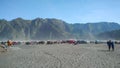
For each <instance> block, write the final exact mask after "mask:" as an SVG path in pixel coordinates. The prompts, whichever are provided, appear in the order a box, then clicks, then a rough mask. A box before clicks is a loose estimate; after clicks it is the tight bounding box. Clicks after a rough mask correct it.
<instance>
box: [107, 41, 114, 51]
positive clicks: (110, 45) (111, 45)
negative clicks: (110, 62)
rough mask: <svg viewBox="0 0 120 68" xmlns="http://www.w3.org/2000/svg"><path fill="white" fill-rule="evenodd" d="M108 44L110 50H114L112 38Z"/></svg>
mask: <svg viewBox="0 0 120 68" xmlns="http://www.w3.org/2000/svg"><path fill="white" fill-rule="evenodd" d="M107 45H108V50H109V51H110V49H111V48H112V50H113V51H114V43H113V41H111V40H109V41H107Z"/></svg>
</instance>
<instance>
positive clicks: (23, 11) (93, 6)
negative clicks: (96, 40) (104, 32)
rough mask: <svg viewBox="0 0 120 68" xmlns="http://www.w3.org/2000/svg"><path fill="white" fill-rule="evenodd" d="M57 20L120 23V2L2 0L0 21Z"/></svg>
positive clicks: (119, 0)
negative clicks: (19, 18) (18, 18)
mask: <svg viewBox="0 0 120 68" xmlns="http://www.w3.org/2000/svg"><path fill="white" fill-rule="evenodd" d="M17 17H21V18H23V19H30V20H32V19H35V18H37V17H39V18H56V19H61V20H63V21H65V22H67V23H88V22H105V21H106V22H117V23H120V0H0V19H6V20H12V19H15V18H17Z"/></svg>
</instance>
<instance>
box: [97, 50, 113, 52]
mask: <svg viewBox="0 0 120 68" xmlns="http://www.w3.org/2000/svg"><path fill="white" fill-rule="evenodd" d="M98 51H100V52H111V51H109V50H98ZM112 52H113V51H112Z"/></svg>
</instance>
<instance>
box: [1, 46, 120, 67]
mask: <svg viewBox="0 0 120 68" xmlns="http://www.w3.org/2000/svg"><path fill="white" fill-rule="evenodd" d="M0 50H1V49H0ZM0 68H120V45H115V51H108V50H107V45H106V44H80V45H70V44H55V45H54V44H53V45H19V46H13V47H10V48H8V51H7V52H2V51H1V52H0Z"/></svg>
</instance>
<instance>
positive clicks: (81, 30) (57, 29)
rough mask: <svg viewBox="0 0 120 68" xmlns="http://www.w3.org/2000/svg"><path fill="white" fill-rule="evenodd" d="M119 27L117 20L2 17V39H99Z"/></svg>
mask: <svg viewBox="0 0 120 68" xmlns="http://www.w3.org/2000/svg"><path fill="white" fill-rule="evenodd" d="M118 29H120V25H119V24H117V23H115V22H97V23H86V24H80V23H75V24H68V23H67V22H65V21H62V20H59V19H49V18H46V19H42V18H36V19H34V20H25V19H22V18H16V19H13V20H11V21H7V20H5V19H1V20H0V40H5V39H12V40H29V39H32V40H56V39H99V38H98V37H97V36H98V35H100V34H101V33H103V32H108V31H112V30H118ZM108 34H109V33H108ZM102 35H103V34H101V35H100V36H101V37H102ZM114 39H115V38H114Z"/></svg>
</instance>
